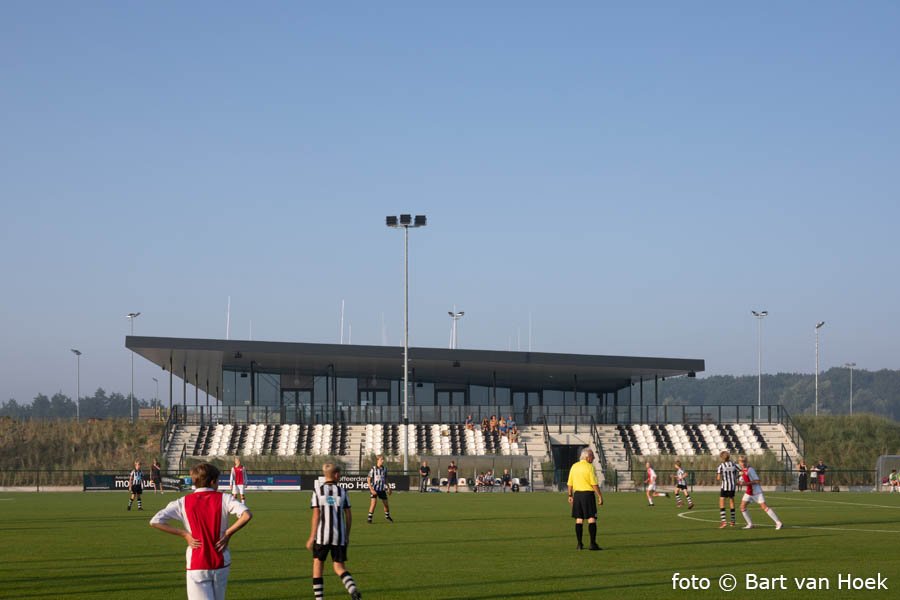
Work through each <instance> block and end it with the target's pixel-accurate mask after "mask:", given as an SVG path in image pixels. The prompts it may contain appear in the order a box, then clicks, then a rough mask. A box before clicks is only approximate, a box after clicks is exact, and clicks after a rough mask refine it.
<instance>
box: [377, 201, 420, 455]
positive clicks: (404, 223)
mask: <svg viewBox="0 0 900 600" xmlns="http://www.w3.org/2000/svg"><path fill="white" fill-rule="evenodd" d="M385 224H386V225H387V226H388V227H394V228H398V229H399V228H402V229H403V430H404V431H403V472H404V473H405V472H406V471H407V469H408V467H409V229H410V227H413V228H415V227H425V224H426V220H425V215H416V218H415V220H413V218H412V217H411V216H410V215H400V218H399V219H398V218H397V217H392V216H388V217H385Z"/></svg>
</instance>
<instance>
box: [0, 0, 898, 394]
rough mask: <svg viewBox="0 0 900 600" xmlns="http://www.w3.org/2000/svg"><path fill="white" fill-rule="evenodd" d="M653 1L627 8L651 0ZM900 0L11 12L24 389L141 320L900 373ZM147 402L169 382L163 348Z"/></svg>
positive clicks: (148, 327)
mask: <svg viewBox="0 0 900 600" xmlns="http://www.w3.org/2000/svg"><path fill="white" fill-rule="evenodd" d="M620 4H621V3H620ZM898 24H900V6H898V5H897V4H896V3H890V2H867V3H865V4H862V5H858V4H857V5H852V4H848V3H842V2H815V3H813V2H796V3H789V4H778V3H769V4H754V5H745V6H726V5H715V4H701V3H686V4H685V3H682V4H679V5H674V4H672V3H642V4H640V5H628V6H623V5H615V4H612V3H609V4H603V3H593V2H589V3H568V4H564V5H558V4H557V5H550V4H546V3H521V2H517V3H512V2H508V3H491V4H489V5H485V3H457V4H454V5H453V6H436V5H427V3H426V4H422V3H408V4H404V3H390V4H388V5H373V4H371V3H342V5H341V6H336V5H314V4H313V3H290V2H284V3H275V2H270V3H264V4H262V5H260V4H256V5H247V4H243V3H223V2H217V3H212V2H207V3H192V4H191V5H189V6H187V5H184V4H183V3H175V2H159V3H136V2H107V3H103V2H92V3H87V4H85V3H80V4H77V3H64V2H55V3H54V2H45V3H34V2H4V3H2V5H0V81H3V84H2V86H0V131H2V138H3V143H2V144H0V203H2V209H3V217H4V218H3V220H2V221H0V231H2V237H0V282H2V284H0V285H2V286H3V290H4V293H3V294H2V298H3V299H2V312H0V331H2V332H3V334H2V336H3V340H4V343H3V344H2V347H0V382H2V383H0V398H2V399H6V398H9V397H14V398H16V399H18V400H19V401H23V400H27V399H30V398H31V397H32V396H33V395H34V394H36V393H37V392H39V391H41V392H44V393H53V392H55V391H58V390H63V391H65V392H66V393H69V394H71V393H72V392H73V389H72V388H73V387H74V361H73V357H72V355H71V354H70V353H69V351H68V350H69V348H71V347H78V348H80V349H81V350H82V351H83V352H84V356H83V357H82V391H86V390H93V389H94V388H96V387H97V386H101V385H102V386H104V387H106V388H107V389H112V390H121V391H126V390H127V389H128V386H129V381H130V379H129V377H130V371H129V354H128V352H127V351H126V350H125V349H124V336H125V334H126V333H127V331H128V322H127V319H125V318H124V315H125V313H127V312H129V311H141V312H142V313H143V314H142V315H141V317H139V318H138V320H137V323H136V333H138V334H143V335H169V336H183V337H224V330H225V307H226V298H227V297H228V296H229V295H230V296H231V298H232V337H236V338H242V337H243V338H246V337H247V336H248V335H249V326H250V322H251V321H252V323H253V339H258V340H279V341H310V342H334V341H337V339H338V336H339V316H340V303H341V300H342V299H343V300H345V301H346V319H347V321H348V322H349V323H350V324H351V325H352V332H353V333H352V336H353V338H352V339H353V342H354V343H371V344H380V343H381V341H382V329H381V319H382V315H384V320H385V327H386V330H387V339H388V342H389V343H392V344H397V343H399V342H400V335H401V330H402V295H401V292H402V289H401V285H402V238H401V235H400V234H399V233H398V232H396V231H392V230H388V229H387V228H386V227H384V224H383V223H384V216H385V215H387V214H396V213H400V212H410V213H424V214H427V215H428V218H429V225H428V227H427V228H425V229H423V230H419V231H414V232H412V235H411V254H412V263H411V270H410V272H411V278H412V291H411V302H412V305H411V310H410V316H411V327H412V333H411V343H412V344H414V345H423V346H439V347H440V346H446V344H447V343H448V337H449V318H448V317H447V314H446V311H447V310H449V309H450V308H452V306H453V305H454V304H455V305H456V306H457V307H458V308H459V309H461V310H464V311H465V312H466V316H465V317H464V318H463V320H462V321H461V324H460V334H459V336H460V345H461V346H462V347H468V348H496V349H506V348H507V347H510V346H511V347H512V348H513V349H515V348H516V346H517V337H518V338H519V339H520V340H521V342H518V343H520V344H521V347H522V348H523V349H524V348H526V347H527V335H528V334H527V332H528V318H529V313H530V314H531V315H532V320H533V347H534V349H535V350H539V351H550V352H579V353H592V354H626V355H650V356H678V357H691V358H704V359H706V361H707V369H708V370H707V374H721V373H731V374H742V373H754V372H755V371H756V323H755V321H754V320H753V319H752V317H751V316H750V309H752V308H758V309H762V308H765V309H768V310H769V311H770V312H771V315H770V317H768V319H767V320H766V321H765V323H764V333H763V337H764V370H766V371H771V372H774V371H803V372H812V371H813V369H814V364H815V363H814V346H813V343H814V335H813V326H814V324H815V322H816V321H818V320H825V321H827V325H826V327H825V328H824V329H823V330H822V354H821V365H822V368H823V369H824V368H829V367H831V366H836V365H840V364H843V363H844V362H847V361H855V362H856V363H857V364H858V365H859V367H861V368H868V369H878V368H897V367H898V366H900V365H898V364H897V356H898V355H900V341H898V340H900V325H898V323H897V320H896V307H897V306H898V304H900V284H898V281H897V264H898V245H897V242H896V234H895V232H896V228H897V223H898V222H900V201H898V197H897V185H896V174H897V165H898V164H900V119H898V116H900V115H898V112H900V111H898V107H900V78H898V77H897V73H900V52H898V51H900V31H898ZM136 367H137V368H136V392H137V393H138V394H139V395H141V396H147V397H149V396H152V394H153V383H152V381H151V377H153V376H156V375H157V373H158V371H157V370H156V369H155V368H151V366H150V365H149V364H148V363H146V362H145V361H143V360H138V361H136Z"/></svg>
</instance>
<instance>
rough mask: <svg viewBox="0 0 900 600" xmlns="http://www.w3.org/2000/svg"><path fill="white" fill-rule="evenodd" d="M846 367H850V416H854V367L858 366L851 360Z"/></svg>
mask: <svg viewBox="0 0 900 600" xmlns="http://www.w3.org/2000/svg"><path fill="white" fill-rule="evenodd" d="M844 366H845V367H847V368H848V369H850V416H851V417H852V416H853V367H855V366H856V363H855V362H849V363H845V364H844Z"/></svg>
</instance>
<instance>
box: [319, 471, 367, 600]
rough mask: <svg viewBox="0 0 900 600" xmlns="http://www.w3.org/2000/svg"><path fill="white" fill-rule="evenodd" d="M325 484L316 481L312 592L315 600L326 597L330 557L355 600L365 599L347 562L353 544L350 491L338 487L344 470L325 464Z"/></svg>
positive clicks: (338, 574) (335, 569)
mask: <svg viewBox="0 0 900 600" xmlns="http://www.w3.org/2000/svg"><path fill="white" fill-rule="evenodd" d="M322 474H323V475H324V476H325V481H324V482H318V481H317V482H316V484H315V486H314V489H313V494H312V501H311V503H310V506H311V508H312V523H311V528H310V533H309V539H308V540H307V541H306V549H307V550H311V551H312V554H313V593H314V594H315V598H316V600H322V599H323V598H324V597H325V580H324V578H323V577H322V576H323V574H324V573H323V571H324V570H325V559H326V558H328V554H329V553H330V554H331V562H332V563H333V566H334V572H335V573H336V574H337V576H338V577H340V578H341V581H342V582H344V587H345V588H347V592H348V593H349V594H350V597H351V598H352V599H353V600H359V599H360V598H362V594H360V593H359V590H358V589H356V582H354V581H353V577H352V576H351V575H350V572H349V571H347V568H346V567H345V566H344V562H346V560H347V545H348V544H349V543H350V523H351V514H350V497H349V495H348V494H347V490H345V489H344V488H342V487H341V486H339V485H338V482H339V481H340V479H341V468H340V467H339V466H337V465H333V464H331V463H325V464H324V465H322Z"/></svg>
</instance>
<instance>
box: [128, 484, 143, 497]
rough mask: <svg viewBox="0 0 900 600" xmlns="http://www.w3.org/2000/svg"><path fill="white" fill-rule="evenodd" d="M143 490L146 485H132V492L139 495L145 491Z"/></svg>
mask: <svg viewBox="0 0 900 600" xmlns="http://www.w3.org/2000/svg"><path fill="white" fill-rule="evenodd" d="M143 491H144V486H142V485H141V484H138V485H133V486H131V493H132V494H137V495H138V496H140V495H141V493H143Z"/></svg>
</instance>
